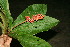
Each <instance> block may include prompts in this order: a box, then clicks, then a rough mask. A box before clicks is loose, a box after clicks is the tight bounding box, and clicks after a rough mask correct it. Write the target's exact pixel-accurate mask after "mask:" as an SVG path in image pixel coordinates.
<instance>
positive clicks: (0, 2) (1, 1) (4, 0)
mask: <svg viewBox="0 0 70 47" xmlns="http://www.w3.org/2000/svg"><path fill="white" fill-rule="evenodd" d="M0 6H1V9H0V11H2V12H3V13H4V14H5V16H6V18H7V19H8V20H7V22H8V23H9V26H11V25H12V22H13V18H12V17H11V16H10V15H11V14H10V10H9V4H8V0H0Z"/></svg>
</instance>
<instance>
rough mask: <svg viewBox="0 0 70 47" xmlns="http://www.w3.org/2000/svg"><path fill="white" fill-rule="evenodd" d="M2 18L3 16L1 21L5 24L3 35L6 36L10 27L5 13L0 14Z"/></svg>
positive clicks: (2, 25) (3, 25)
mask: <svg viewBox="0 0 70 47" xmlns="http://www.w3.org/2000/svg"><path fill="white" fill-rule="evenodd" d="M0 16H1V19H2V22H3V24H1V27H2V33H3V34H6V33H7V27H8V24H7V18H6V15H5V14H4V12H0Z"/></svg>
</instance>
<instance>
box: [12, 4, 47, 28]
mask: <svg viewBox="0 0 70 47" xmlns="http://www.w3.org/2000/svg"><path fill="white" fill-rule="evenodd" d="M46 12H47V5H45V4H33V5H30V6H28V8H26V9H25V10H24V11H23V12H22V13H21V14H20V15H19V16H18V17H17V19H16V20H15V21H14V23H13V25H12V27H13V26H15V25H17V24H19V23H21V22H23V21H25V16H30V17H32V15H36V14H46Z"/></svg>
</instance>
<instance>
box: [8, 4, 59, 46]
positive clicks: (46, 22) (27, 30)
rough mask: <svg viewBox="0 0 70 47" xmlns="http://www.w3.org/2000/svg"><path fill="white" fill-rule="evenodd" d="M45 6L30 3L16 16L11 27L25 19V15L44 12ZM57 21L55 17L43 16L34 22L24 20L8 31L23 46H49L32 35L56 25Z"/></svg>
mask: <svg viewBox="0 0 70 47" xmlns="http://www.w3.org/2000/svg"><path fill="white" fill-rule="evenodd" d="M46 7H47V6H46V5H45V4H33V5H30V6H29V7H28V8H26V9H25V10H24V11H23V12H22V13H21V14H20V15H19V16H18V17H17V19H16V20H15V21H14V23H13V24H12V27H11V28H13V27H14V26H16V25H18V24H20V23H22V22H23V21H25V16H30V17H32V15H36V14H43V15H44V14H46V10H47V9H46ZM58 22H59V20H57V19H55V18H52V17H49V16H45V17H44V19H41V20H38V21H35V22H34V23H30V22H25V23H23V24H21V25H19V26H17V27H15V28H14V29H13V30H12V31H11V32H10V34H9V36H11V37H13V38H16V39H18V41H20V43H21V45H22V46H24V47H51V46H50V44H49V43H48V42H46V41H44V40H42V39H40V38H38V37H35V36H33V35H34V34H37V33H40V32H43V31H48V30H49V29H51V28H52V27H54V26H56V25H57V24H58Z"/></svg>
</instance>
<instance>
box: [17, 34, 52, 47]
mask: <svg viewBox="0 0 70 47" xmlns="http://www.w3.org/2000/svg"><path fill="white" fill-rule="evenodd" d="M16 38H17V39H18V41H19V42H20V44H21V45H22V46H23V47H52V46H51V45H50V44H49V43H48V42H46V41H45V40H43V39H41V38H38V37H36V36H32V35H26V34H24V35H19V36H16Z"/></svg>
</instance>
